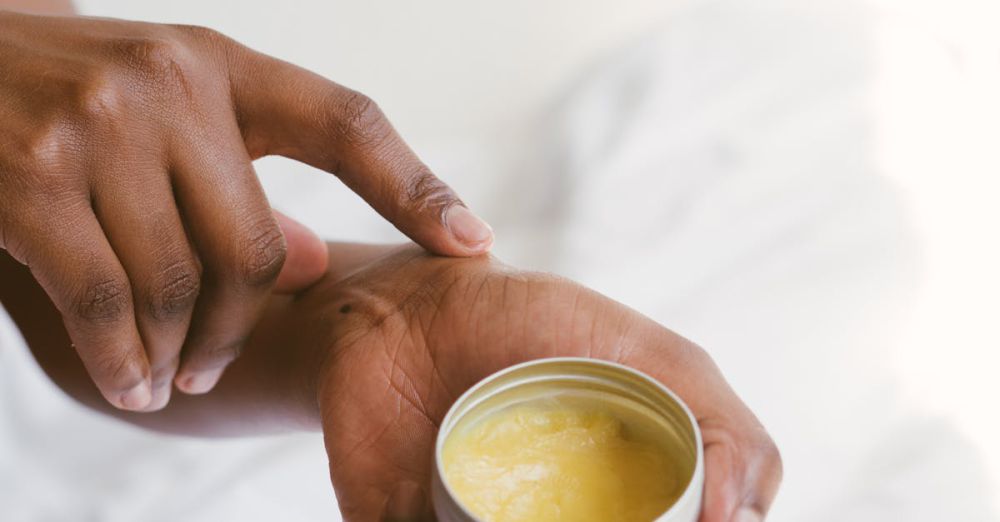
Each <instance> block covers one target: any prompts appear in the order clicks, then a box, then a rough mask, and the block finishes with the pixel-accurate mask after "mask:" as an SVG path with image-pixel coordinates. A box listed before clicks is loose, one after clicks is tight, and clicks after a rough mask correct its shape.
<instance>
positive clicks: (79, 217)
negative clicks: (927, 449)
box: [0, 1, 493, 411]
mask: <svg viewBox="0 0 1000 522" xmlns="http://www.w3.org/2000/svg"><path fill="white" fill-rule="evenodd" d="M23 4H24V2H18V5H23ZM0 7H2V5H0ZM32 7H34V8H35V9H36V10H38V11H45V12H51V11H53V10H56V9H59V8H65V3H64V2H56V1H51V2H48V3H46V2H41V3H37V4H32ZM0 121H2V122H3V125H2V126H0V249H2V250H5V251H7V252H8V253H9V254H10V255H11V256H12V257H13V258H14V259H16V260H17V261H18V262H20V263H21V264H24V265H26V266H28V267H30V269H31V273H32V275H33V276H34V278H35V279H36V280H37V281H38V282H39V283H40V284H41V286H42V287H43V288H44V289H45V291H46V292H47V294H48V295H49V296H50V297H51V298H52V301H53V302H54V303H55V304H56V306H57V307H58V309H59V311H60V312H61V314H62V318H63V321H64V324H65V326H66V329H67V330H68V331H69V333H70V337H71V338H72V340H73V346H74V347H75V348H76V350H77V351H78V352H79V354H80V357H81V359H82V360H83V362H84V364H85V366H86V368H87V371H88V373H89V374H90V376H91V377H92V378H93V379H94V381H95V383H96V384H97V387H98V389H100V390H101V392H102V395H103V396H104V397H105V399H106V400H107V401H108V402H110V403H111V404H112V405H114V406H116V407H118V408H123V409H128V410H140V411H151V410H156V409H159V408H162V407H163V406H165V405H166V404H167V402H168V401H169V400H170V395H171V390H172V384H176V386H177V388H178V389H180V390H182V391H184V392H187V393H191V394H197V393H205V392H207V391H209V390H211V389H212V387H214V386H215V384H216V382H217V381H218V379H219V377H220V376H221V374H222V372H223V371H224V369H225V368H226V367H227V366H228V365H229V363H231V362H232V361H233V359H235V357H236V355H237V353H238V352H239V350H240V349H241V347H242V346H243V343H244V341H245V339H246V337H247V336H248V335H249V333H250V331H251V329H252V328H253V326H254V324H256V322H257V319H258V317H259V314H260V313H261V310H262V308H263V306H264V305H265V303H266V302H267V299H268V297H269V296H270V294H271V292H272V290H274V289H275V287H276V285H277V284H279V283H280V287H282V288H286V289H292V290H295V289H300V288H303V287H305V286H308V285H309V284H311V283H312V282H313V281H314V280H315V279H316V278H317V277H319V276H320V275H321V274H322V273H323V271H324V268H325V263H326V257H325V249H324V247H323V244H322V242H320V241H319V239H317V238H316V237H315V236H311V235H309V234H300V233H298V232H293V233H292V234H289V228H290V227H291V228H295V227H298V228H296V231H298V230H299V229H301V226H299V225H296V224H294V223H291V222H290V221H289V220H287V219H285V218H281V217H280V216H276V215H275V214H274V213H273V212H272V210H271V207H270V205H269V203H268V201H267V199H266V197H265V195H264V192H263V190H262V188H261V186H260V183H259V181H258V180H257V177H256V175H255V173H254V169H253V166H252V163H251V162H252V161H253V160H255V159H257V158H260V157H263V156H268V155H281V156H286V157H289V158H292V159H295V160H298V161H302V162H304V163H308V164H310V165H312V166H315V167H317V168H319V169H322V170H325V171H327V172H329V173H332V174H335V175H336V176H338V177H339V178H340V179H341V180H342V181H343V182H344V183H345V184H346V185H347V186H348V187H350V188H351V189H352V190H354V191H355V192H357V193H358V194H359V195H360V196H361V197H363V198H364V199H365V200H367V201H368V202H369V203H370V204H371V205H372V207H374V209H375V210H377V211H378V212H379V213H381V214H382V215H383V216H384V217H386V218H387V219H388V220H389V221H391V222H392V223H393V224H395V225H396V226H397V227H398V228H399V229H400V230H401V231H403V232H404V233H406V234H407V235H408V236H409V237H411V238H412V239H413V240H414V241H416V242H417V243H419V244H420V245H422V246H424V247H425V248H427V249H428V250H430V251H432V252H435V253H438V254H442V255H452V256H470V255H478V254H481V253H483V252H486V251H487V250H488V249H489V247H490V244H491V242H492V237H493V236H492V232H491V231H490V229H489V227H488V226H487V225H486V224H485V223H483V222H482V221H481V220H479V219H478V218H477V217H475V216H474V215H473V214H472V213H471V212H470V211H468V210H467V209H466V208H465V206H464V205H463V204H462V203H461V201H460V200H459V199H458V197H457V196H456V195H455V194H454V193H453V192H452V191H451V189H450V188H448V186H447V185H446V184H444V183H443V182H442V181H441V180H439V179H438V178H437V177H435V176H434V174H433V173H432V172H431V171H430V169H428V167H427V166H426V165H424V164H423V163H422V162H421V161H420V159H419V158H417V156H416V155H415V154H414V153H413V151H412V150H410V148H409V147H408V146H407V145H406V143H405V142H404V141H403V140H402V138H401V137H400V136H399V135H398V134H397V133H396V132H395V130H394V129H393V127H392V125H391V124H390V123H389V122H388V120H387V119H386V118H385V116H384V115H383V114H382V112H381V111H380V110H379V108H378V107H377V106H376V105H375V104H374V103H373V102H372V101H371V100H370V99H369V98H367V97H366V96H364V95H362V94H360V93H358V92H355V91H353V90H350V89H348V88H346V87H343V86H341V85H338V84H336V83H333V82H331V81H329V80H327V79H325V78H322V77H320V76H318V75H316V74H313V73H311V72H309V71H306V70H303V69H300V68H298V67H295V66H293V65H291V64H288V63H285V62H282V61H280V60H277V59H275V58H271V57H269V56H265V55H262V54H260V53H257V52H254V51H252V50H250V49H247V48H245V47H243V46H242V45H240V44H238V43H237V42H234V41H233V40H231V39H229V38H226V37H224V36H222V35H220V34H218V33H216V32H214V31H212V30H209V29H205V28H200V27H188V26H173V25H159V24H149V23H135V22H127V21H120V20H112V19H91V18H83V17H73V16H66V17H55V16H38V15H33V14H25V13H17V12H14V11H7V10H0ZM293 236H294V237H293ZM292 239H297V240H295V241H293V240H292ZM290 259H293V260H295V262H288V261H289V260H290Z"/></svg>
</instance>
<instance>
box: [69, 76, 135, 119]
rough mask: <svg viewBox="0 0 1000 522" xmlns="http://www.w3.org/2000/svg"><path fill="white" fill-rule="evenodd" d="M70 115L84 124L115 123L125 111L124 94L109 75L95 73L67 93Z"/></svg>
mask: <svg viewBox="0 0 1000 522" xmlns="http://www.w3.org/2000/svg"><path fill="white" fill-rule="evenodd" d="M68 99H69V103H70V111H71V113H72V115H73V116H74V117H75V118H77V119H78V120H81V122H82V123H85V124H93V123H95V122H103V123H109V122H115V121H118V119H119V117H120V116H121V115H122V114H124V113H125V111H126V110H127V108H126V106H125V105H126V104H125V92H124V90H123V89H122V88H121V87H120V85H119V82H118V80H117V79H116V78H115V77H114V76H113V75H111V74H107V73H95V74H93V75H92V76H91V77H90V78H87V79H85V80H82V81H81V82H80V83H79V84H77V85H75V86H74V88H73V89H71V90H70V92H69V96H68Z"/></svg>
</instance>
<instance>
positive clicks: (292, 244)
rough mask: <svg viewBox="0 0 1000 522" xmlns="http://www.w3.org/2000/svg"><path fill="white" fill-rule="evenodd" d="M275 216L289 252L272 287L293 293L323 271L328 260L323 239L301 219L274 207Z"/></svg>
mask: <svg viewBox="0 0 1000 522" xmlns="http://www.w3.org/2000/svg"><path fill="white" fill-rule="evenodd" d="M274 217H275V218H277V220H278V226H280V227H281V232H282V233H283V234H284V235H285V242H286V243H287V245H288V256H287V257H286V258H285V265H284V266H283V267H282V268H281V273H280V274H278V281H277V283H276V284H275V286H274V291H275V292H278V293H283V294H292V293H295V292H299V291H301V290H305V289H306V288H308V287H310V286H312V285H313V284H314V283H316V282H317V281H319V280H320V279H321V278H322V277H323V275H324V274H326V268H327V265H328V264H329V261H330V254H329V251H328V250H327V247H326V243H325V242H323V240H322V239H320V238H319V236H317V235H316V234H315V233H314V232H313V231H312V230H310V229H309V228H308V227H306V226H305V225H303V224H302V223H299V222H298V221H295V220H294V219H292V218H290V217H288V216H286V215H284V214H282V213H280V212H278V211H276V210H275V211H274Z"/></svg>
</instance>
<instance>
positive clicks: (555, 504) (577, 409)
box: [441, 399, 690, 522]
mask: <svg viewBox="0 0 1000 522" xmlns="http://www.w3.org/2000/svg"><path fill="white" fill-rule="evenodd" d="M616 410H617V411H616ZM638 418H639V417H638V416H637V415H635V412H629V411H625V410H624V409H621V408H617V409H616V408H613V407H608V406H605V407H601V406H598V405H597V404H596V403H593V402H590V401H573V400H569V401H560V400H552V399H541V400H535V401H527V402H522V403H519V404H514V405H511V406H508V407H506V408H503V409H500V410H499V411H494V412H492V413H490V414H488V415H485V416H483V417H480V418H479V419H477V420H476V421H475V422H471V423H469V424H467V425H465V426H463V427H461V428H460V429H458V430H456V431H454V432H452V433H451V434H450V436H449V437H448V439H447V441H446V442H445V444H444V447H443V448H442V454H441V456H442V463H443V468H444V475H445V477H446V480H447V482H448V485H449V487H450V488H451V490H452V492H453V494H454V495H455V496H457V497H458V499H460V500H461V502H462V503H463V504H464V505H465V506H466V507H467V508H468V509H469V510H470V511H471V513H472V514H473V515H475V516H476V518H478V519H479V520H482V521H485V522H514V521H535V522H543V521H570V520H572V521H577V522H586V521H591V520H593V521H608V520H616V521H642V522H649V521H651V520H654V519H656V517H657V516H659V515H661V514H662V513H663V512H664V511H666V509H667V508H668V507H670V506H671V505H672V504H673V503H674V502H675V501H676V500H677V498H678V497H679V496H680V495H681V493H683V491H684V487H685V486H686V484H687V478H686V476H687V474H689V473H690V469H687V468H689V467H690V466H678V464H677V463H676V462H673V461H672V460H671V454H672V452H671V451H670V449H669V447H668V446H667V444H669V440H664V438H663V437H660V436H657V435H658V433H657V432H658V430H656V429H651V428H650V426H642V425H640V424H639V423H638V421H637V419H638ZM674 453H676V452H674Z"/></svg>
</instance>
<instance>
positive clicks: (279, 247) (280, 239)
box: [239, 218, 288, 287]
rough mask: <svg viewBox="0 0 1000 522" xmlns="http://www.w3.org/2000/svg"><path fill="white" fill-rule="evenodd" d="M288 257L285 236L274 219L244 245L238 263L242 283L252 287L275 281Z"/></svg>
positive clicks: (259, 229) (260, 228)
mask: <svg viewBox="0 0 1000 522" xmlns="http://www.w3.org/2000/svg"><path fill="white" fill-rule="evenodd" d="M287 256H288V246H287V245H286V243H285V236H284V234H282V233H281V229H280V228H279V227H278V225H277V223H275V222H274V219H273V218H271V220H270V222H269V223H268V224H266V225H263V226H261V227H259V228H258V230H257V231H256V232H255V233H254V234H252V235H251V236H250V239H249V241H247V242H246V244H245V245H244V251H243V254H242V256H241V257H242V260H241V262H240V265H239V266H240V277H241V279H242V281H241V282H242V283H244V284H246V285H248V286H252V287H259V286H267V285H269V284H271V283H272V282H273V281H274V280H275V279H277V277H278V274H279V273H280V272H281V268H282V267H283V266H284V265H285V258H286V257H287Z"/></svg>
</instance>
